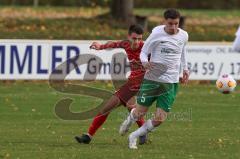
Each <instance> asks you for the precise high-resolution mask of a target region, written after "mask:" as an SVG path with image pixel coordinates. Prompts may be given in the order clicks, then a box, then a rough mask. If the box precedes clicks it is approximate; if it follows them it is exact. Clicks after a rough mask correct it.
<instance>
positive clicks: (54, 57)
mask: <svg viewBox="0 0 240 159" xmlns="http://www.w3.org/2000/svg"><path fill="white" fill-rule="evenodd" d="M62 49H63V48H62V46H53V47H52V72H53V73H56V74H62V70H57V69H56V63H57V62H62V58H59V57H56V53H57V51H62Z"/></svg>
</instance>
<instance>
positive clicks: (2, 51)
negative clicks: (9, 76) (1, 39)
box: [0, 46, 5, 73]
mask: <svg viewBox="0 0 240 159" xmlns="http://www.w3.org/2000/svg"><path fill="white" fill-rule="evenodd" d="M0 58H1V73H5V46H0Z"/></svg>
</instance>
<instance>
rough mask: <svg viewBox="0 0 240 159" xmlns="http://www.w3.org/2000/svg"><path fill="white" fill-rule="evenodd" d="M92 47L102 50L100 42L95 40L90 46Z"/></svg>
mask: <svg viewBox="0 0 240 159" xmlns="http://www.w3.org/2000/svg"><path fill="white" fill-rule="evenodd" d="M90 49H95V50H100V49H101V45H100V44H99V43H98V42H93V43H92V45H91V46H90Z"/></svg>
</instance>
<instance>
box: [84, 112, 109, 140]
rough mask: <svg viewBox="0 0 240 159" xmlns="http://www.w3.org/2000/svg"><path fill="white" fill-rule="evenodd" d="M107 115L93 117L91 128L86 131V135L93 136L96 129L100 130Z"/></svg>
mask: <svg viewBox="0 0 240 159" xmlns="http://www.w3.org/2000/svg"><path fill="white" fill-rule="evenodd" d="M108 114H109V113H107V114H98V115H97V116H95V118H94V119H93V121H92V124H91V126H90V127H89V129H88V134H89V135H91V136H93V135H94V134H95V133H96V131H97V130H98V128H100V127H101V126H102V125H103V123H104V122H105V121H106V119H107V117H108Z"/></svg>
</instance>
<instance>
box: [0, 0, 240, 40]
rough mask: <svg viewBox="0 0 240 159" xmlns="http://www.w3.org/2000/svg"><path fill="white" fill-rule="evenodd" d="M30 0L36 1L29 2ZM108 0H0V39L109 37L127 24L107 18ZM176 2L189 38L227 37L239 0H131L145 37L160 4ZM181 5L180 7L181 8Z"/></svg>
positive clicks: (238, 18)
mask: <svg viewBox="0 0 240 159" xmlns="http://www.w3.org/2000/svg"><path fill="white" fill-rule="evenodd" d="M34 1H35V3H36V1H37V2H38V3H37V4H38V6H39V7H32V6H33V4H34ZM110 3H111V0H1V1H0V6H1V7H0V38H1V39H76V40H95V39H97V40H112V39H124V38H126V33H127V32H126V31H127V28H128V25H127V24H125V23H124V22H121V21H117V20H115V19H114V18H112V17H111V16H110V15H109V14H108V13H109V11H110V10H109V5H110ZM169 7H176V8H180V11H181V13H182V15H183V16H185V17H186V24H185V28H184V29H185V30H187V31H188V32H189V35H190V41H232V40H233V39H234V37H235V32H236V30H237V27H238V25H239V24H240V11H239V10H238V9H237V8H239V7H240V0H218V1H217V0H201V1H189V0H165V1H156V0H134V14H135V15H141V16H146V17H148V26H147V30H146V33H145V37H147V36H148V35H149V33H150V32H151V30H152V28H153V27H155V26H157V25H159V24H162V21H163V19H162V14H163V11H164V8H169ZM181 8H182V9H181Z"/></svg>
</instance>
